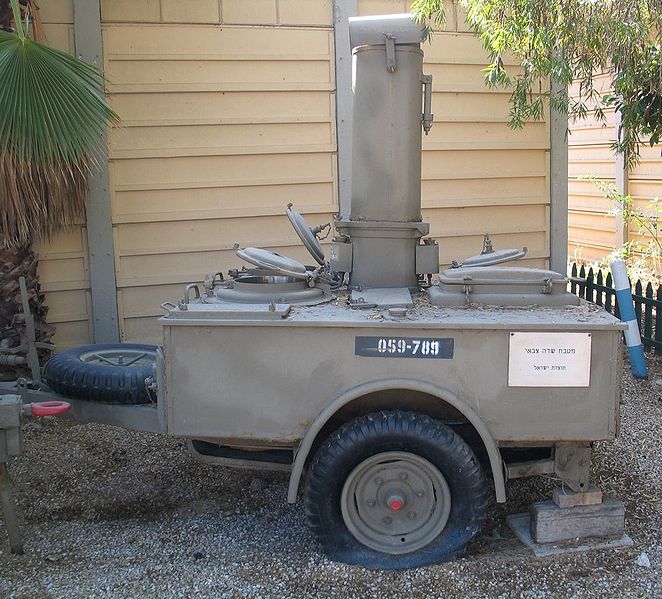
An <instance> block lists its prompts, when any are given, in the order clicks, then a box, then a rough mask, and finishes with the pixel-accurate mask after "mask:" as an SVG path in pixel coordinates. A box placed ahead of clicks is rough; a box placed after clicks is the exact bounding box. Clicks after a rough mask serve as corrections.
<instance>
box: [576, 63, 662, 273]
mask: <svg viewBox="0 0 662 599" xmlns="http://www.w3.org/2000/svg"><path fill="white" fill-rule="evenodd" d="M597 81H598V86H599V90H600V93H601V94H605V93H607V92H608V91H609V87H610V82H611V77H610V76H608V75H604V76H600V77H598V78H597ZM573 91H576V90H573V89H571V93H573ZM606 116H607V120H606V123H602V122H600V121H598V120H597V119H596V118H595V114H594V113H593V112H591V113H589V114H588V115H587V118H585V119H580V120H577V121H575V122H574V123H573V122H571V123H570V136H569V141H568V145H569V148H568V207H569V210H568V228H569V232H568V258H569V259H570V260H577V261H583V262H593V261H599V260H602V259H603V258H604V257H605V256H607V255H608V254H609V253H611V252H612V250H614V249H615V248H616V247H617V245H618V234H617V231H616V227H617V226H620V224H619V223H618V222H617V219H616V217H615V216H613V215H610V214H608V213H609V211H610V209H611V208H612V205H611V203H610V201H609V200H607V199H605V198H604V197H603V195H602V194H601V193H600V191H599V189H598V188H597V187H596V185H595V184H594V183H592V182H590V181H585V180H582V178H584V177H586V176H593V177H597V178H600V179H604V180H606V181H609V182H610V183H612V184H613V183H615V180H616V173H617V169H618V168H619V165H618V163H617V161H616V159H615V157H614V153H613V151H612V149H611V148H610V146H611V144H612V143H614V141H615V140H616V135H617V133H616V122H615V116H614V111H613V110H609V111H607V112H606ZM661 151H662V146H657V147H653V148H651V147H648V146H645V147H642V148H641V162H640V163H639V164H638V165H637V166H636V167H635V168H634V169H632V170H631V171H630V172H629V173H627V184H628V191H629V193H630V194H631V195H632V197H633V199H634V203H635V206H636V207H637V208H639V209H645V208H646V206H647V205H648V203H649V202H650V200H651V199H652V198H654V197H657V196H662V159H661V156H660V152H661ZM627 235H628V237H629V239H631V240H632V239H636V238H638V237H639V230H638V227H637V226H636V225H634V224H631V225H630V227H629V230H628V231H627Z"/></svg>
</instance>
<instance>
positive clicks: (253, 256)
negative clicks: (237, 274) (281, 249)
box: [235, 248, 311, 279]
mask: <svg viewBox="0 0 662 599" xmlns="http://www.w3.org/2000/svg"><path fill="white" fill-rule="evenodd" d="M235 254H237V256H239V258H241V259H242V260H246V262H249V263H250V264H253V265H255V266H258V267H259V268H266V269H268V270H272V271H274V272H277V273H279V274H282V275H287V276H290V277H296V278H297V279H310V276H311V273H310V272H309V271H308V270H306V267H305V266H304V265H303V264H301V262H297V261H296V260H293V259H292V258H288V257H286V256H281V255H280V254H277V253H276V252H271V251H269V250H264V249H262V248H237V249H236V250H235Z"/></svg>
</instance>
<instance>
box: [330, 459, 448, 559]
mask: <svg viewBox="0 0 662 599" xmlns="http://www.w3.org/2000/svg"><path fill="white" fill-rule="evenodd" d="M340 506H341V510H342V515H343V519H344V521H345V524H346V526H347V528H348V529H349V531H350V532H351V533H352V534H353V535H354V537H356V539H357V540H358V541H359V542H361V543H363V544H364V545H367V546H368V547H370V548H372V549H375V550H377V551H382V552H384V553H390V554H394V555H399V554H404V553H410V552H412V551H416V550H417V549H421V548H422V547H425V546H426V545H428V544H429V543H431V542H432V541H433V540H434V539H435V538H437V536H439V534H440V533H441V531H442V530H443V529H444V526H446V523H447V522H448V516H449V514H450V509H451V496H450V489H449V487H448V483H447V482H446V479H445V478H444V476H443V475H442V474H441V472H440V471H439V470H438V468H437V467H436V466H434V465H433V464H432V463H431V462H429V461H428V460H426V459H425V458H422V457H420V456H418V455H416V454H413V453H408V452H401V451H388V452H384V453H378V454H376V455H374V456H371V457H370V458H368V459H366V460H364V461H363V462H361V463H360V464H359V465H358V466H357V467H356V468H354V470H353V471H352V472H351V473H350V474H349V476H348V477H347V480H346V481H345V485H344V486H343V490H342V494H341V499H340Z"/></svg>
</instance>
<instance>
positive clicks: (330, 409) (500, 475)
mask: <svg viewBox="0 0 662 599" xmlns="http://www.w3.org/2000/svg"><path fill="white" fill-rule="evenodd" d="M391 389H406V390H410V391H419V392H421V393H426V394H428V395H431V396H433V397H438V398H439V399H441V400H442V401H445V402H447V403H448V404H450V405H451V406H453V407H454V408H456V409H457V410H459V411H460V412H461V413H462V414H463V415H464V417H465V418H466V419H467V420H468V421H469V422H470V423H471V424H472V425H473V427H474V428H475V429H476V431H477V432H478V434H479V435H480V438H481V440H482V441H483V444H484V445H485V449H486V450H487V455H488V457H489V460H490V467H491V469H492V477H493V479H494V491H495V493H496V500H497V502H498V503H505V501H506V483H505V478H504V472H503V462H502V460H501V454H500V453H499V448H498V447H497V444H496V442H495V441H494V439H493V438H492V435H491V434H490V431H489V430H488V429H487V427H486V426H485V423H484V422H483V421H482V420H481V418H480V416H479V414H478V412H476V410H474V409H473V408H472V407H471V406H469V405H467V404H466V403H465V402H463V401H462V400H461V399H460V398H459V397H457V395H455V394H454V393H453V392H452V391H449V390H448V389H444V388H443V387H438V386H437V385H433V384H430V383H426V382H423V381H420V380H416V379H409V378H390V379H380V380H377V381H371V382H368V383H362V384H361V385H357V386H356V387H352V388H351V389H348V390H347V391H346V392H345V393H343V394H342V395H340V396H339V397H337V398H336V399H335V400H333V401H332V402H331V403H330V404H329V405H327V406H326V407H325V408H324V409H323V410H322V411H321V412H320V413H319V414H318V415H317V417H316V418H315V420H313V422H312V423H311V425H310V426H309V427H308V430H307V431H306V434H305V435H304V437H303V439H302V441H301V444H300V445H299V447H298V449H297V452H296V456H295V458H294V462H293V464H292V473H291V475H290V483H289V487H288V491H287V501H288V503H296V500H297V495H298V491H299V483H300V482H301V477H302V475H303V469H304V466H305V464H306V459H307V458H308V455H309V453H310V450H311V448H312V446H313V443H314V442H315V439H316V437H317V435H318V434H319V432H320V431H321V430H322V428H323V427H324V425H325V424H326V423H327V422H328V421H329V419H330V418H331V417H332V416H333V415H334V414H335V413H336V412H337V411H338V410H340V408H342V407H343V406H345V405H347V404H348V403H350V402H352V401H354V400H355V399H358V398H359V397H363V396H364V395H367V394H369V393H375V392H378V391H387V390H391Z"/></svg>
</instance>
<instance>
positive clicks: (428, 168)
mask: <svg viewBox="0 0 662 599" xmlns="http://www.w3.org/2000/svg"><path fill="white" fill-rule="evenodd" d="M60 4H61V5H62V7H65V6H70V2H65V1H64V0H61V1H60ZM408 4H409V3H408V2H407V1H401V0H398V1H382V0H380V1H375V0H359V3H358V7H359V13H360V14H378V13H391V12H406V10H407V9H408ZM63 10H64V8H63ZM69 14H70V12H69ZM102 19H103V41H104V63H105V64H104V66H105V69H106V74H107V77H108V79H109V87H108V93H109V98H110V102H111V103H112V105H113V107H114V108H115V109H116V110H117V111H118V113H119V114H120V116H121V117H122V119H123V126H122V127H121V128H118V129H115V130H113V131H112V132H111V135H110V178H111V202H112V215H113V227H114V233H115V237H114V239H115V263H116V272H117V283H118V288H119V289H118V298H119V310H120V322H121V329H122V334H123V337H124V339H125V340H141V341H153V342H158V341H159V339H160V331H159V327H158V325H157V323H156V321H155V316H157V315H158V314H160V312H161V311H160V309H159V308H158V305H159V303H160V302H162V301H164V300H166V299H176V298H178V297H180V296H181V293H182V290H183V285H184V284H185V283H187V282H190V281H199V280H201V279H202V277H203V276H204V274H205V273H209V272H212V271H214V270H227V269H228V268H229V267H231V266H236V265H237V263H238V260H237V259H236V257H235V256H234V254H233V253H232V246H233V244H234V243H235V242H237V243H240V244H242V245H260V246H264V247H269V248H275V249H276V250H277V251H278V252H281V253H285V254H287V255H290V256H292V257H294V258H297V259H299V260H304V259H305V260H307V258H306V254H305V250H304V249H303V248H302V247H301V245H300V243H299V242H298V239H297V238H296V236H295V234H294V232H293V231H292V229H291V227H290V226H289V223H288V222H287V220H286V218H285V217H284V216H283V211H284V207H285V205H286V204H287V203H288V202H290V201H291V202H294V203H295V206H296V208H297V209H299V210H300V211H301V212H303V213H304V215H305V216H306V218H307V219H308V220H309V222H310V223H311V224H314V223H318V222H327V221H328V220H329V219H330V218H331V215H332V213H334V212H335V211H336V210H337V206H338V197H337V174H336V148H337V145H336V138H335V130H336V128H335V93H334V92H335V77H334V49H333V27H332V7H331V2H330V0H308V1H302V0H299V1H296V0H251V1H246V0H221V1H220V2H219V1H217V0H208V1H199V2H181V1H180V0H160V1H158V0H134V1H128V0H102ZM424 50H425V53H426V67H425V68H426V72H428V73H431V74H432V75H433V76H434V97H433V111H434V114H435V126H434V127H433V129H432V132H431V134H430V135H429V136H428V137H426V138H425V140H424V153H423V203H424V216H425V218H427V219H429V220H430V222H431V233H432V235H433V236H434V237H436V238H437V239H438V240H439V244H440V250H441V257H442V258H441V260H442V262H443V263H444V264H448V263H449V262H450V261H451V260H453V259H462V258H463V257H466V256H468V255H471V254H475V253H478V252H480V250H481V247H482V235H483V233H485V232H490V233H491V234H492V237H493V241H494V243H495V245H496V246H497V247H500V248H504V247H513V246H518V247H521V246H523V245H526V246H527V247H528V248H529V258H528V259H527V260H526V263H527V264H529V265H532V266H544V265H546V264H547V261H548V258H549V245H550V243H549V197H550V192H549V187H550V185H549V127H548V123H547V122H539V123H531V124H529V125H528V126H527V127H526V128H525V129H524V130H521V131H512V130H511V129H509V128H508V126H507V120H508V110H509V104H508V97H509V94H508V93H503V92H496V91H488V90H487V89H486V88H485V86H484V83H483V79H482V73H481V70H482V68H483V67H484V66H485V64H486V57H485V54H484V52H483V50H482V46H481V44H480V42H479V41H478V40H477V39H476V38H475V36H474V35H473V34H472V33H470V32H469V30H468V27H467V26H466V24H465V22H464V18H463V15H462V14H461V13H460V11H459V9H457V8H456V7H455V5H451V6H450V10H449V14H448V23H447V26H446V27H445V30H444V31H442V32H438V33H436V34H435V36H434V40H433V42H432V44H431V45H428V44H426V46H425V47H424ZM546 120H547V119H546ZM68 235H73V236H74V238H76V239H78V241H79V242H80V243H82V237H81V236H80V232H78V237H76V232H74V233H67V235H66V236H64V237H63V238H62V240H60V239H58V240H56V241H55V243H54V244H51V245H50V246H45V247H44V248H42V257H45V256H51V255H52V254H53V253H54V252H55V251H56V250H57V251H59V252H61V253H64V254H67V251H68V250H67V251H64V250H65V249H66V247H67V246H66V243H65V240H66V239H69V237H67V236H68ZM72 243H73V242H72ZM76 247H77V249H76V251H78V252H79V253H80V252H82V250H81V249H80V248H78V246H76ZM60 248H62V250H60ZM71 251H73V250H71ZM76 256H78V254H76ZM79 259H80V263H81V264H80V267H81V272H80V273H78V272H77V271H76V270H75V268H74V264H69V263H66V264H65V263H64V262H63V263H62V265H63V266H65V268H64V269H63V272H62V277H64V278H66V277H70V278H73V279H75V280H76V281H79V280H80V286H79V287H77V289H82V290H84V289H85V287H86V283H85V276H84V273H85V268H84V252H82V253H81V255H80V258H79ZM48 263H49V260H46V261H45V262H44V263H43V264H42V267H43V270H44V272H47V267H48ZM79 274H80V275H81V276H79ZM56 278H57V277H56ZM80 293H82V296H81V297H82V299H83V300H84V298H85V293H84V291H81V292H80ZM51 297H55V296H54V294H53V293H51V294H49V301H50V298H51ZM84 306H85V304H84V302H83V303H82V304H81V306H80V308H77V310H78V312H79V316H82V317H84V316H85V314H86V312H85V310H84ZM54 314H57V310H55V306H54ZM76 322H79V323H83V324H84V325H85V326H87V320H86V319H85V318H82V319H81V320H79V321H76ZM56 324H57V323H56ZM69 330H70V329H67V328H64V329H62V330H61V332H60V335H59V337H58V339H57V340H58V343H59V344H60V345H61V346H64V345H69V344H71V343H77V342H79V338H77V337H75V336H73V335H71V334H70V333H69Z"/></svg>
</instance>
